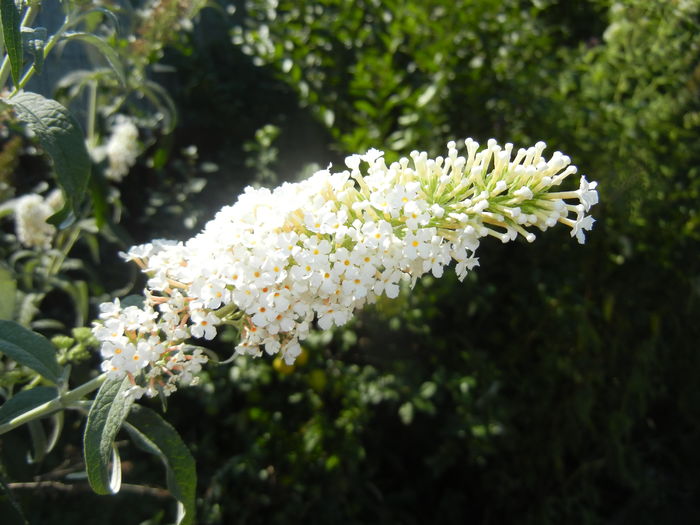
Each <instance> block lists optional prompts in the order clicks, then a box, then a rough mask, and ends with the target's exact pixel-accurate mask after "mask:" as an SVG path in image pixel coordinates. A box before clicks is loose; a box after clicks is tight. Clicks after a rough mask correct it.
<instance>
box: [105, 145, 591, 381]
mask: <svg viewBox="0 0 700 525" xmlns="http://www.w3.org/2000/svg"><path fill="white" fill-rule="evenodd" d="M465 146H466V154H465V155H460V152H459V151H458V149H457V145H456V143H454V142H450V143H449V144H448V146H447V147H448V151H447V156H446V157H437V158H435V159H430V158H428V155H427V154H426V153H419V152H413V153H411V155H410V159H408V158H402V159H400V160H399V161H398V162H394V163H392V164H391V165H389V166H387V165H386V163H385V161H384V158H383V155H384V154H383V152H381V151H377V150H370V151H368V152H367V153H366V154H364V155H353V156H351V157H348V158H347V159H346V165H347V168H348V169H347V170H344V171H341V172H338V173H331V172H330V171H329V170H323V171H319V172H317V173H315V174H314V175H313V176H312V177H311V178H309V179H308V180H306V181H303V182H300V183H293V184H290V183H286V184H283V185H282V186H280V187H278V188H276V189H275V190H274V191H270V190H267V189H253V188H250V187H249V188H247V189H246V190H245V192H244V193H243V195H241V196H240V197H239V199H238V202H236V204H234V205H233V206H227V207H224V208H223V209H222V210H221V211H220V212H219V213H218V214H217V215H216V217H215V218H214V219H213V220H212V221H210V222H209V223H208V224H207V225H206V226H205V228H204V230H203V231H202V232H201V233H200V234H198V235H197V236H195V237H193V238H192V239H190V240H188V241H187V242H185V243H179V242H168V241H156V242H153V243H150V244H147V245H143V246H138V247H135V248H132V249H131V250H130V252H129V253H128V255H127V258H128V259H130V260H133V261H135V262H136V263H137V264H139V265H140V266H141V267H142V269H143V270H144V271H145V272H146V273H147V274H148V275H149V277H150V279H149V280H148V284H147V289H146V292H145V295H146V304H145V306H144V308H143V309H138V308H135V307H129V308H126V309H120V308H119V305H118V303H115V304H114V305H112V304H109V303H108V305H105V306H104V307H103V314H102V318H103V319H104V321H103V322H102V323H100V324H98V325H97V326H96V328H95V334H96V336H97V337H98V338H99V339H101V340H102V341H103V346H102V354H103V357H104V358H105V363H104V368H105V370H107V371H110V372H111V373H113V374H125V373H128V374H132V375H134V376H136V374H137V373H138V372H139V371H142V370H146V373H145V375H146V378H147V379H148V384H147V386H146V387H145V390H143V387H140V388H141V390H139V392H142V391H145V392H147V393H149V394H151V395H152V394H153V392H155V391H156V390H157V389H159V388H160V389H163V388H165V389H166V390H168V391H171V390H172V388H174V383H175V382H176V381H177V380H179V379H180V376H186V377H182V379H183V380H185V381H189V380H190V379H191V374H192V373H193V372H194V371H196V369H198V367H199V366H200V365H201V363H202V362H203V361H204V360H205V359H206V358H205V357H204V356H203V355H202V354H200V353H195V354H188V353H187V352H186V351H185V349H186V348H187V347H186V346H185V343H184V341H185V340H187V339H188V338H203V339H207V340H210V339H212V338H214V337H215V335H216V333H217V327H218V326H220V325H222V324H230V325H234V326H237V327H238V329H239V331H240V334H241V339H240V343H239V344H238V346H236V353H237V354H249V355H254V356H259V355H261V354H262V353H263V351H264V352H265V353H267V354H281V355H282V356H283V357H284V359H285V361H286V362H287V363H288V364H291V363H293V362H294V360H295V359H296V357H297V356H298V355H299V353H300V352H301V346H300V341H301V340H303V339H304V338H305V337H306V336H307V335H308V333H309V330H311V328H312V325H313V323H314V322H316V323H317V325H318V326H319V327H320V328H322V329H328V328H330V327H332V326H334V325H335V326H341V325H343V324H345V323H346V322H348V320H349V319H350V318H351V317H352V315H353V312H354V311H355V310H356V309H358V308H361V307H362V306H364V305H365V304H367V303H372V302H375V301H376V300H377V298H378V297H379V296H381V295H385V296H387V297H389V298H394V297H396V296H397V295H398V293H399V282H400V281H401V280H402V279H409V280H410V281H411V282H412V283H415V282H416V280H417V279H418V278H419V277H421V276H422V275H424V274H426V273H432V275H434V276H435V277H440V276H441V275H442V274H443V269H444V267H445V266H446V265H448V264H449V263H450V262H451V261H452V260H454V261H455V262H456V272H457V274H458V276H459V278H460V279H463V278H464V277H465V276H466V274H467V272H468V271H469V270H471V269H472V268H474V267H475V266H477V265H478V260H477V259H476V257H475V256H474V254H475V251H476V249H477V247H478V246H479V243H480V240H481V239H482V238H483V237H486V236H493V237H496V238H498V239H499V240H501V241H502V242H508V241H511V240H514V239H516V237H517V236H518V235H521V236H523V237H524V238H525V239H527V240H528V241H529V242H532V241H533V240H534V239H535V235H534V234H533V233H532V232H531V231H529V230H530V229H531V228H532V227H536V228H538V229H539V230H542V231H544V230H546V229H547V228H549V227H551V226H554V225H555V224H557V223H558V222H560V223H563V224H565V225H567V226H569V227H571V228H572V232H571V234H572V236H575V237H577V239H578V240H579V242H584V240H585V237H584V231H585V230H590V229H591V227H592V225H593V218H591V217H590V216H589V215H586V213H587V212H588V211H589V210H590V208H591V206H593V205H594V204H596V203H597V202H598V193H597V191H596V189H595V188H596V183H595V182H588V181H586V179H585V177H581V181H580V186H579V188H578V189H577V190H575V191H563V192H553V191H552V188H553V187H555V186H558V185H559V184H561V182H562V181H563V180H564V179H565V178H566V177H568V176H569V175H571V174H574V173H575V172H576V168H575V167H574V166H569V163H570V160H569V158H568V157H566V156H565V155H563V154H561V153H559V152H556V153H554V155H553V156H552V157H551V158H550V159H549V160H545V159H544V158H543V157H542V152H543V150H544V148H545V145H544V143H542V142H540V143H538V144H536V145H535V146H534V147H531V148H529V149H520V150H518V151H517V152H516V153H515V155H513V146H512V144H506V145H505V147H503V148H501V147H500V146H499V145H497V144H496V141H495V140H490V141H489V142H488V145H487V147H486V148H485V149H483V150H481V151H479V145H478V144H477V143H476V142H475V141H473V140H471V139H467V140H466V141H465ZM568 201H576V202H575V203H570V202H568ZM115 345H117V346H115ZM117 347H118V349H119V350H120V352H119V354H117V353H116V350H115V348H117ZM124 356H126V357H124ZM171 362H173V363H174V364H172V365H171ZM141 384H143V382H142V383H141Z"/></svg>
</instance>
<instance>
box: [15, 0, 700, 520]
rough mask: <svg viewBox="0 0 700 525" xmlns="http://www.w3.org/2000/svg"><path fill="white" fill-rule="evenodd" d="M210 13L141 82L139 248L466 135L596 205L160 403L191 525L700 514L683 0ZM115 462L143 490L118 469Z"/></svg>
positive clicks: (697, 331)
mask: <svg viewBox="0 0 700 525" xmlns="http://www.w3.org/2000/svg"><path fill="white" fill-rule="evenodd" d="M219 7H220V9H218V10H215V9H208V10H204V11H203V12H202V17H201V20H200V22H199V23H197V24H196V25H195V27H194V29H193V31H192V32H191V33H187V34H185V35H181V37H180V38H178V39H177V42H178V49H177V50H176V51H174V50H167V49H166V50H165V55H164V62H165V64H166V65H170V66H172V67H173V70H172V71H171V72H166V73H158V74H156V75H155V76H154V78H156V79H157V80H158V81H159V82H161V83H164V84H165V85H166V87H167V88H168V91H169V93H170V94H171V96H172V97H173V100H174V103H175V105H176V107H177V109H178V113H179V125H178V127H177V128H176V129H175V131H174V133H173V134H172V135H171V136H170V137H167V138H165V139H164V140H161V141H159V142H158V143H155V144H153V145H152V146H151V149H150V150H149V155H150V158H151V159H152V160H151V162H150V164H149V163H147V162H144V163H142V164H141V165H139V166H137V168H136V172H137V173H138V175H139V177H138V180H139V184H129V183H128V180H127V183H126V184H124V185H123V186H122V188H121V199H122V202H123V207H124V210H125V217H124V221H123V227H124V228H125V230H126V231H128V232H129V233H130V234H131V235H132V236H133V237H134V238H135V239H137V240H138V241H147V240H148V239H150V238H153V237H160V236H178V235H179V238H183V239H184V238H186V237H189V235H190V232H189V231H186V230H185V228H183V226H182V223H183V220H184V216H185V215H187V216H188V217H190V219H191V220H190V221H189V223H188V226H187V227H189V228H194V227H196V226H201V224H202V221H204V220H206V219H207V218H208V217H209V216H211V214H212V213H213V211H215V210H216V209H217V208H218V207H220V206H221V205H223V204H226V203H230V202H232V201H233V200H234V199H235V195H236V193H237V192H238V191H239V190H240V188H241V187H242V186H243V185H244V184H247V183H251V182H255V183H263V184H271V183H272V181H273V175H272V174H273V173H276V174H277V176H278V177H280V178H281V179H291V178H293V177H295V176H297V175H298V174H299V173H301V172H303V170H304V166H305V164H307V163H309V162H311V161H316V162H318V163H319V164H321V165H325V163H327V162H328V161H329V160H332V161H334V162H335V163H336V164H337V163H340V162H342V158H343V156H344V155H346V154H348V153H355V152H361V151H363V150H365V149H367V148H369V147H376V148H380V149H388V150H392V151H396V152H397V153H396V154H399V153H401V154H405V153H407V152H409V151H410V150H411V149H414V148H420V149H427V150H429V151H430V152H432V153H440V151H441V149H442V148H443V146H444V143H445V141H446V140H449V139H458V138H460V137H466V136H472V137H474V138H476V139H477V140H480V141H485V140H486V139H488V138H489V137H492V136H493V137H495V138H497V139H498V140H499V141H501V142H505V141H511V142H514V143H515V144H516V145H517V146H527V145H530V144H531V143H534V142H535V141H537V140H540V139H541V140H545V141H546V142H547V143H548V145H549V148H550V149H549V150H548V151H549V152H550V153H551V152H552V151H554V150H561V151H564V152H565V153H567V154H568V155H570V156H571V157H572V159H573V161H574V163H575V164H577V165H578V166H580V167H581V168H582V169H583V170H584V172H585V173H586V174H587V176H589V178H590V179H592V180H597V181H599V183H600V186H599V190H600V194H601V205H600V206H598V207H597V208H596V209H595V210H594V214H595V216H596V219H597V224H596V226H595V228H594V231H593V232H592V233H591V235H589V237H588V242H587V244H586V245H585V246H583V247H582V246H579V245H578V244H576V243H575V242H573V241H572V239H570V238H569V237H568V235H566V233H565V232H564V231H561V230H556V229H555V230H553V231H551V232H548V233H547V235H543V236H542V239H539V240H538V242H537V243H536V245H534V246H529V245H527V244H525V243H512V244H509V245H497V244H494V243H491V244H489V243H484V245H483V246H482V247H481V248H480V261H481V267H480V268H478V269H477V271H475V272H474V273H472V274H470V276H469V277H468V279H467V280H466V281H465V282H464V283H459V282H457V280H456V278H455V277H454V276H453V275H451V274H450V273H449V272H448V275H446V276H445V277H444V278H442V279H440V280H434V279H425V280H423V281H422V282H420V283H419V284H418V285H417V286H416V287H415V289H414V290H412V291H409V290H404V293H402V295H401V296H400V297H399V299H397V300H394V301H382V302H380V303H379V304H377V305H375V306H373V307H372V308H370V309H367V310H366V311H365V312H363V314H362V315H360V316H359V317H358V318H357V319H356V320H355V321H354V323H353V324H352V325H351V326H349V327H346V328H344V329H342V330H335V331H334V332H326V333H318V334H315V335H314V337H313V338H312V339H310V340H309V341H308V342H307V344H306V347H305V354H304V358H303V359H301V360H300V362H299V363H297V364H296V365H295V366H294V367H292V368H288V367H285V366H284V365H283V364H281V363H280V362H279V361H273V360H269V359H264V358H263V359H258V360H251V359H240V360H236V361H235V362H234V364H233V365H232V366H231V365H221V366H211V367H209V369H208V371H207V372H206V374H205V375H204V377H203V381H202V386H201V387H198V388H193V389H189V390H183V391H182V392H178V394H177V396H176V399H173V402H171V403H170V405H169V409H168V414H167V418H168V420H169V421H171V422H172V423H173V424H174V425H175V426H176V427H177V429H178V430H179V431H180V432H181V433H182V435H183V436H184V438H185V440H186V442H187V443H188V445H189V446H190V447H191V449H192V452H193V455H194V456H195V457H196V458H197V462H198V469H199V477H200V489H199V506H200V522H201V523H203V524H224V523H227V524H228V523H246V524H247V523H265V524H274V523H296V522H302V521H305V522H310V523H334V522H341V523H406V524H412V523H466V522H470V523H526V524H559V523H582V524H584V523H585V524H598V523H601V524H602V523H634V524H647V523H648V524H658V523H695V522H698V521H700V503H699V501H700V500H698V495H700V452H698V446H697V444H698V442H700V382H698V376H699V375H700V354H699V352H698V343H697V341H698V340H700V323H699V322H698V320H699V319H700V302H699V299H700V264H699V263H700V261H699V260H698V257H699V254H700V243H699V242H698V241H699V240H700V239H699V236H700V227H699V226H700V223H699V221H700V218H699V215H698V213H699V211H700V210H699V208H700V200H699V199H698V191H699V190H700V182H699V179H698V166H700V158H699V157H700V129H699V126H700V66H699V64H700V47H699V46H700V2H698V1H697V0H668V1H665V2H659V1H654V0H624V1H621V2H611V1H606V0H582V1H577V2H566V1H564V0H558V1H557V0H537V1H536V0H532V1H521V0H507V1H495V0H478V1H471V2H451V1H447V0H429V1H417V0H416V1H410V0H390V1H389V0H388V1H381V2H380V1H378V0H362V1H360V2H357V1H350V0H304V1H287V0H279V1H272V0H249V1H246V2H242V1H241V2H235V3H234V4H232V5H230V6H227V5H225V3H224V2H222V3H221V5H220V6H219ZM226 7H229V9H228V10H227V9H226ZM232 7H235V9H232ZM229 40H231V42H229ZM190 145H195V146H196V147H197V149H196V151H197V155H196V156H195V157H193V156H192V154H191V153H190V154H188V155H185V154H181V153H180V152H183V151H185V150H186V148H187V147H189V146H190ZM9 151H10V149H9V146H7V147H6V149H5V152H9ZM190 151H191V150H190ZM2 159H3V160H2V165H3V166H10V165H14V164H16V161H15V160H12V159H13V157H12V155H11V154H10V153H5V156H4V157H2ZM212 167H218V169H213V168H212ZM204 182H206V186H204V185H203V184H204ZM193 184H194V185H195V186H196V188H195V189H192V188H191V185H193ZM187 188H190V189H187ZM202 188H204V189H202ZM180 190H182V191H180ZM144 210H145V213H142V212H143V211H144ZM115 281H116V283H115V286H116V285H118V286H121V285H123V280H119V278H118V277H115ZM228 335H229V336H230V337H229V340H228V341H227V340H226V338H225V337H224V338H222V341H220V342H219V343H217V344H218V346H217V348H216V350H217V351H218V352H219V353H220V354H221V355H228V354H229V353H230V351H231V349H232V348H233V345H234V340H233V337H234V336H235V334H228ZM77 339H78V338H77V337H76V340H77ZM72 344H73V342H72V341H71V342H67V343H66V345H67V346H66V348H69V347H70V345H72ZM79 357H82V354H81V356H79ZM68 358H69V359H70V356H68ZM68 436H70V432H68ZM66 455H68V452H66ZM127 458H129V456H127ZM22 472H23V475H24V476H25V478H27V477H28V476H30V474H31V472H30V471H28V470H26V469H25V470H24V471H22ZM131 472H133V474H132V473H131ZM130 475H133V476H134V479H139V480H142V479H146V480H148V476H149V472H148V471H147V467H140V466H139V461H138V456H134V458H133V471H128V470H127V472H126V474H125V476H126V481H128V478H129V476H130ZM159 482H160V481H159V478H157V477H154V478H153V483H159ZM71 497H72V498H73V499H72V500H71V499H70V498H71ZM64 499H67V500H69V501H72V502H74V500H75V499H76V498H75V496H70V495H68V496H64ZM143 500H144V501H143V502H142V503H141V505H139V503H138V500H136V503H134V504H133V505H132V508H134V509H139V511H140V513H139V516H143V519H145V517H146V516H149V515H152V514H153V513H154V512H156V511H155V510H153V506H154V505H153V500H152V499H149V498H147V497H143ZM100 501H101V502H102V500H100ZM129 501H132V500H129ZM118 504H120V503H119V502H116V503H114V505H115V506H116V505H118ZM105 505H112V503H109V504H107V503H106V504H105ZM78 507H79V506H78ZM105 508H106V509H112V507H105ZM37 512H39V511H37ZM67 512H70V513H71V514H70V516H71V518H72V517H73V516H74V515H75V514H74V513H77V512H79V508H78V509H76V508H75V507H74V506H71V508H70V510H69V511H67ZM111 512H112V510H109V511H108V512H107V514H105V516H107V515H112V514H110V513H111ZM37 515H39V516H41V518H42V519H43V520H44V521H42V522H45V523H49V522H51V523H64V522H65V519H63V518H62V517H61V516H58V517H53V518H48V517H47V516H46V515H45V514H42V513H39V514H37ZM66 515H68V514H66ZM50 519H52V520H54V521H48V520H50ZM76 519H77V518H76ZM110 519H111V518H110ZM83 521H84V522H85V523H90V522H89V521H85V520H84V519H83ZM122 521H123V520H122ZM110 522H111V521H110ZM133 522H137V520H136V519H134V520H133ZM156 522H157V519H156V518H154V519H153V520H152V521H151V523H156Z"/></svg>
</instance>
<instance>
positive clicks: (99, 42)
mask: <svg viewBox="0 0 700 525" xmlns="http://www.w3.org/2000/svg"><path fill="white" fill-rule="evenodd" d="M64 38H65V39H66V40H79V41H81V42H85V43H86V44H89V45H91V46H93V47H95V48H96V49H97V50H98V51H99V52H100V53H102V56H104V57H105V58H106V59H107V62H108V63H109V65H110V67H111V68H112V69H113V70H114V72H115V73H116V75H117V78H118V79H119V83H120V84H121V85H122V86H125V85H126V75H125V74H124V67H123V66H122V62H121V59H120V58H119V55H118V54H117V52H116V51H115V50H114V48H113V47H112V46H110V45H109V44H108V43H107V42H105V41H104V40H103V39H101V38H100V37H99V36H97V35H92V34H90V33H67V34H66V35H64Z"/></svg>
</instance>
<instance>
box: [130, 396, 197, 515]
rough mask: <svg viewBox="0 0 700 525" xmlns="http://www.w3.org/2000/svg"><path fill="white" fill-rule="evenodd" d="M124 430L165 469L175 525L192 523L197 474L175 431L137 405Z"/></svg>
mask: <svg viewBox="0 0 700 525" xmlns="http://www.w3.org/2000/svg"><path fill="white" fill-rule="evenodd" d="M125 428H126V429H127V431H128V432H129V434H130V435H131V437H132V438H133V439H134V442H135V443H136V444H137V445H139V447H141V448H142V449H143V450H145V451H146V452H150V453H151V454H155V455H156V456H158V457H159V458H160V459H161V461H162V462H163V464H164V465H165V469H166V479H167V484H168V489H169V490H170V492H171V494H172V495H173V496H174V497H175V498H176V499H177V501H178V516H177V520H176V522H175V523H176V524H177V525H189V524H191V523H194V513H195V494H196V489H197V471H196V468H195V462H194V458H192V455H191V454H190V451H189V450H188V449H187V446H186V445H185V444H184V443H183V441H182V439H181V438H180V436H179V434H178V433H177V431H176V430H175V429H174V428H173V427H172V426H171V425H170V424H169V423H167V422H166V421H165V420H164V419H163V418H162V417H160V416H159V415H158V414H157V413H156V412H154V411H153V410H150V409H148V408H146V407H142V406H140V405H135V406H134V407H133V410H132V411H131V413H130V414H129V417H128V419H127V424H126V425H125Z"/></svg>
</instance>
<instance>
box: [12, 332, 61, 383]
mask: <svg viewBox="0 0 700 525" xmlns="http://www.w3.org/2000/svg"><path fill="white" fill-rule="evenodd" d="M0 352H3V353H4V354H5V355H7V356H8V357H10V358H12V359H14V360H15V361H17V362H18V363H19V364H21V365H24V366H27V367H29V368H31V369H32V370H34V371H35V372H37V373H39V374H41V375H42V376H43V377H45V378H46V379H49V380H51V381H53V382H54V383H59V382H60V381H61V367H60V366H59V365H58V361H56V350H55V349H54V347H53V345H52V344H51V343H50V342H49V340H48V339H46V338H45V337H44V336H43V335H40V334H37V333H36V332H32V331H31V330H28V329H27V328H25V327H23V326H22V325H20V324H18V323H15V322H14V321H0Z"/></svg>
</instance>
